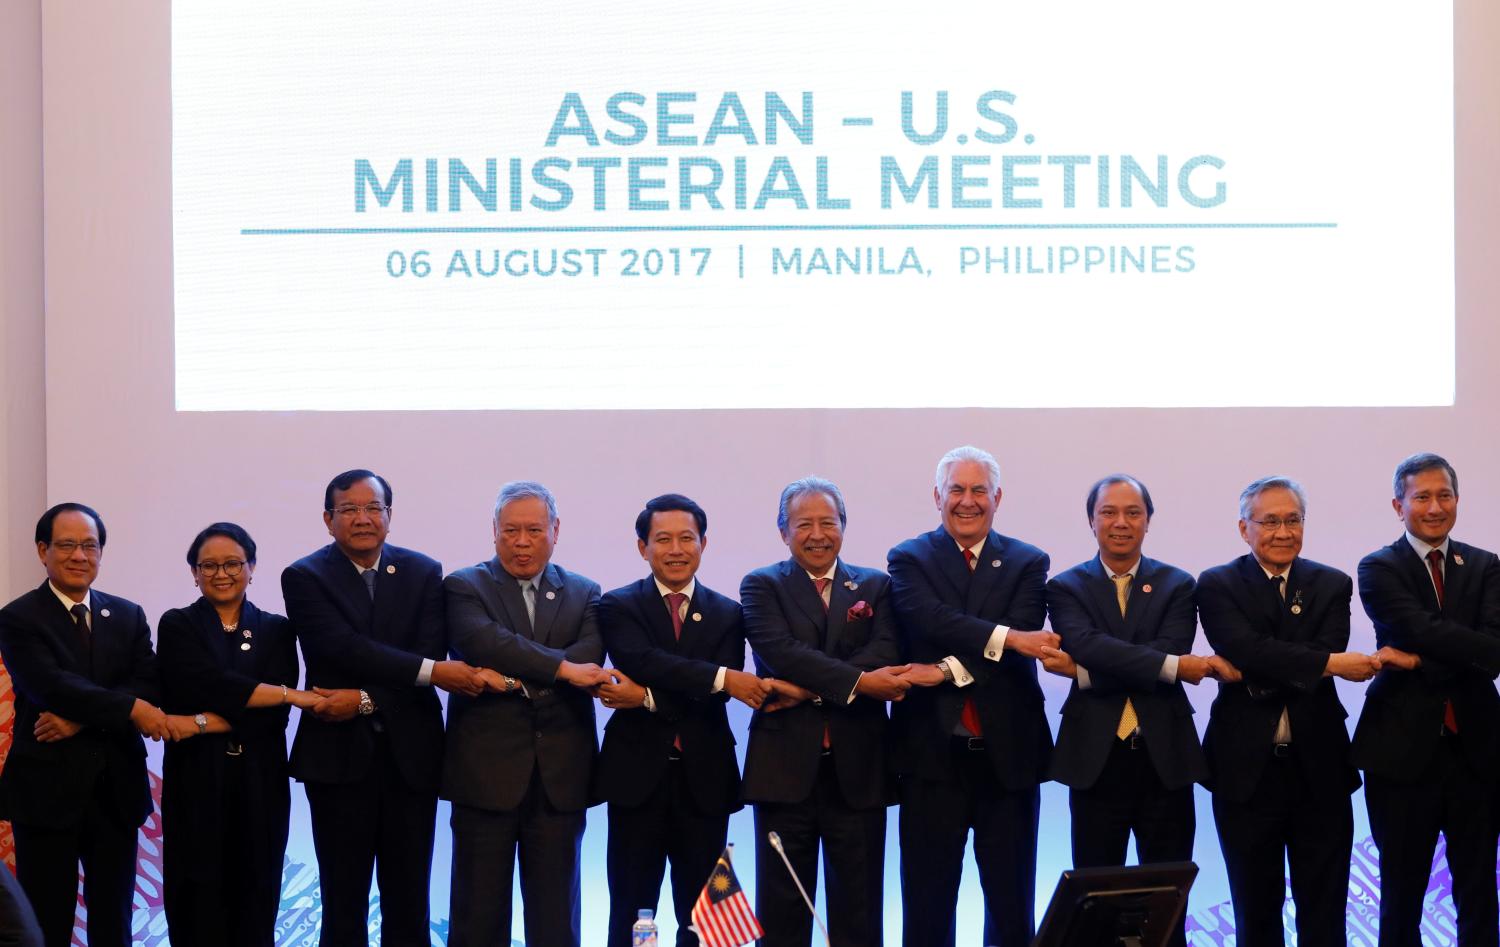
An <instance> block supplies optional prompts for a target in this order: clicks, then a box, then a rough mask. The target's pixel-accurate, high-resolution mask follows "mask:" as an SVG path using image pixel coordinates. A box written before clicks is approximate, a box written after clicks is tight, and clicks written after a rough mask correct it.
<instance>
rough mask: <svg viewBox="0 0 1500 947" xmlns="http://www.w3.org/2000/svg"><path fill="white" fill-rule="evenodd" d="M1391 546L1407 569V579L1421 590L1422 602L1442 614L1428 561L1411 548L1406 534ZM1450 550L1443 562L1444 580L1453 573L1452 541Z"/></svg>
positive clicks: (1449, 545)
mask: <svg viewBox="0 0 1500 947" xmlns="http://www.w3.org/2000/svg"><path fill="white" fill-rule="evenodd" d="M1391 548H1392V549H1393V550H1394V551H1395V553H1396V561H1397V562H1399V563H1401V567H1402V568H1403V569H1405V570H1406V576H1407V579H1408V580H1409V581H1410V582H1411V583H1412V584H1413V586H1415V587H1416V588H1417V589H1419V590H1420V591H1419V592H1418V594H1419V595H1421V596H1422V604H1424V605H1426V606H1427V607H1428V608H1430V609H1432V610H1433V611H1434V612H1437V613H1439V614H1441V613H1442V609H1441V608H1440V607H1439V605H1438V598H1437V589H1435V588H1434V587H1433V585H1432V570H1431V569H1430V568H1429V567H1428V565H1427V563H1425V562H1423V561H1422V557H1421V556H1419V555H1417V551H1416V550H1415V549H1413V548H1411V543H1409V542H1407V541H1406V537H1405V536H1404V535H1403V536H1402V537H1401V538H1400V539H1398V540H1396V541H1395V542H1393V543H1391ZM1448 552H1449V556H1448V558H1447V559H1446V560H1445V561H1444V563H1443V572H1444V576H1443V578H1444V580H1446V579H1447V578H1448V576H1449V575H1451V574H1452V569H1451V568H1450V567H1451V566H1452V564H1453V556H1452V552H1453V544H1452V543H1449V544H1448Z"/></svg>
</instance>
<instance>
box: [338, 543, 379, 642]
mask: <svg viewBox="0 0 1500 947" xmlns="http://www.w3.org/2000/svg"><path fill="white" fill-rule="evenodd" d="M323 553H324V555H323V566H324V569H323V571H324V574H325V575H327V576H328V581H329V584H330V585H332V587H333V589H334V590H335V591H336V592H338V594H339V595H340V596H342V597H343V599H344V605H345V607H347V608H348V609H349V613H350V614H351V615H353V616H354V619H355V626H356V627H357V628H359V630H360V631H361V632H362V633H364V634H367V635H370V634H373V633H374V630H375V629H374V626H373V624H372V616H373V612H374V603H373V602H372V601H371V600H370V593H369V590H367V589H366V588H365V581H364V579H361V578H360V577H359V568H358V567H357V566H355V564H354V563H353V561H351V560H350V558H349V557H348V556H346V555H344V553H343V551H342V550H340V549H339V547H338V546H336V545H334V544H332V543H330V544H328V545H327V546H324V547H323ZM383 555H384V552H383V551H382V556H383ZM377 568H378V567H377ZM375 589H376V591H375V594H376V595H379V594H380V579H379V577H377V578H376V579H375Z"/></svg>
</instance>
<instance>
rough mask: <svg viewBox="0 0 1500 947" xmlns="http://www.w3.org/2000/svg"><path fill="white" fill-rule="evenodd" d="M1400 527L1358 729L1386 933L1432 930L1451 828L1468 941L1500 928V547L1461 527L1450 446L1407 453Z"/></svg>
mask: <svg viewBox="0 0 1500 947" xmlns="http://www.w3.org/2000/svg"><path fill="white" fill-rule="evenodd" d="M1392 487H1393V491H1394V494H1395V496H1394V498H1393V499H1392V500H1391V506H1392V507H1393V508H1394V509H1395V511H1396V516H1397V517H1398V518H1399V519H1400V520H1401V521H1402V524H1403V527H1404V529H1403V531H1402V535H1401V536H1399V537H1397V539H1396V541H1395V542H1393V543H1391V544H1390V545H1389V546H1386V547H1384V548H1381V549H1377V550H1376V551H1375V552H1372V553H1370V554H1369V555H1368V556H1366V557H1365V558H1364V559H1362V560H1361V561H1360V563H1359V597H1360V601H1361V602H1362V603H1363V605H1364V607H1365V612H1366V614H1368V615H1369V616H1370V621H1371V622H1373V623H1374V625H1375V641H1376V643H1377V644H1379V645H1380V650H1379V651H1378V652H1377V655H1378V656H1379V658H1380V659H1381V665H1382V667H1381V673H1380V676H1379V677H1377V678H1376V679H1375V683H1373V684H1371V685H1370V692H1369V694H1368V695H1367V696H1366V698H1365V706H1364V710H1363V711H1362V712H1361V714H1360V718H1359V726H1358V727H1357V728H1356V729H1355V731H1354V762H1355V763H1356V765H1358V766H1359V767H1360V768H1362V769H1363V770H1364V771H1365V804H1366V806H1367V807H1368V808H1369V813H1370V831H1371V833H1372V834H1373V835H1374V836H1375V844H1376V845H1378V846H1379V847H1380V943H1381V947H1395V945H1403V947H1404V945H1408V944H1410V945H1413V947H1415V945H1416V944H1418V943H1419V942H1420V940H1421V922H1422V913H1423V912H1422V902H1423V900H1424V898H1425V896H1426V893H1427V886H1428V878H1429V873H1430V871H1431V867H1432V855H1433V851H1434V849H1435V848H1436V847H1437V838H1438V833H1440V832H1441V833H1442V834H1443V836H1444V837H1445V838H1446V839H1447V851H1448V868H1449V870H1450V872H1451V873H1452V875H1453V902H1454V905H1455V906H1456V907H1457V908H1458V943H1459V944H1460V945H1461V947H1473V945H1493V944H1494V943H1495V942H1496V903H1495V901H1496V899H1495V884H1494V882H1495V875H1494V871H1495V830H1496V826H1495V823H1494V821H1493V818H1494V812H1493V810H1492V809H1491V799H1492V797H1493V793H1494V791H1495V785H1496V782H1497V780H1500V772H1497V770H1500V695H1497V694H1496V693H1495V685H1494V680H1495V677H1496V675H1497V674H1500V560H1497V559H1496V557H1495V554H1494V553H1492V552H1489V551H1488V550H1485V549H1480V548H1478V547H1476V546H1470V545H1468V544H1467V543H1461V542H1459V541H1458V540H1456V539H1453V538H1452V537H1451V536H1450V533H1452V531H1453V524H1454V523H1455V522H1456V521H1457V519H1458V474H1457V473H1455V472H1454V470H1453V467H1452V465H1450V464H1449V463H1448V462H1447V461H1446V460H1444V459H1443V458H1442V457H1439V456H1438V455H1437V454H1427V453H1424V454H1414V455H1412V456H1410V457H1408V458H1406V459H1405V460H1403V461H1401V463H1400V464H1398V465H1397V467H1396V474H1395V477H1394V483H1393V484H1392Z"/></svg>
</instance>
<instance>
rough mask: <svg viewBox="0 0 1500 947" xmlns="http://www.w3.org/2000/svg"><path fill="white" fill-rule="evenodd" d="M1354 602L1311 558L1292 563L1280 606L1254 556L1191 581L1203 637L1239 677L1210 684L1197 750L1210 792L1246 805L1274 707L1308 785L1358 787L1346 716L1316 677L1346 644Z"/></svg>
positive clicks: (1272, 731)
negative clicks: (1204, 761) (1213, 688)
mask: <svg viewBox="0 0 1500 947" xmlns="http://www.w3.org/2000/svg"><path fill="white" fill-rule="evenodd" d="M1353 597H1354V583H1353V582H1352V581H1350V579H1349V577H1348V576H1347V575H1345V574H1344V573H1342V572H1340V571H1338V570H1337V569H1334V568H1331V567H1329V566H1325V565H1322V564H1321V563H1317V562H1313V561H1312V560H1311V559H1302V558H1298V559H1296V560H1295V561H1293V562H1292V567H1291V571H1290V572H1289V573H1288V576H1287V585H1286V599H1285V600H1284V601H1283V599H1282V597H1281V596H1280V595H1279V594H1278V593H1277V590H1276V587H1275V585H1274V584H1272V582H1271V581H1270V580H1269V579H1267V578H1266V573H1265V570H1263V569H1262V568H1261V567H1260V563H1259V562H1257V561H1256V559H1255V557H1254V556H1250V555H1245V556H1241V557H1240V558H1238V559H1236V560H1234V561H1233V562H1230V563H1228V564H1226V565H1222V566H1215V567H1214V568H1212V569H1209V570H1208V571H1207V572H1204V573H1203V574H1202V575H1200V576H1199V577H1198V617H1199V620H1200V621H1202V622H1203V634H1204V635H1205V636H1206V637H1207V638H1208V641H1209V644H1211V645H1213V648H1214V651H1215V652H1217V653H1218V654H1221V655H1223V656H1224V657H1225V658H1227V659H1229V662H1230V663H1231V664H1233V665H1234V666H1235V667H1237V668H1239V670H1240V672H1241V673H1242V674H1243V675H1244V680H1243V681H1241V682H1239V683H1236V684H1224V683H1220V684H1219V695H1218V696H1217V697H1215V698H1214V703H1213V708H1212V709H1211V710H1210V711H1209V716H1208V731H1207V732H1206V733H1205V734H1204V738H1203V748H1204V751H1205V752H1206V753H1207V754H1208V765H1209V770H1210V772H1211V774H1212V781H1211V784H1210V785H1211V787H1212V789H1213V791H1214V792H1216V793H1223V794H1224V795H1225V797H1226V798H1228V799H1234V800H1237V801H1243V800H1246V799H1249V798H1250V795H1251V794H1252V793H1253V792H1254V791H1255V787H1256V784H1257V783H1258V782H1259V781H1260V777H1261V773H1262V771H1263V770H1264V768H1265V765H1266V761H1267V760H1269V759H1270V758H1271V748H1272V746H1273V745H1274V743H1275V737H1276V725H1277V722H1278V721H1279V720H1280V719H1281V711H1282V708H1283V707H1284V708H1286V712H1287V720H1288V722H1289V723H1290V725H1291V730H1292V741H1293V742H1294V743H1295V744H1296V745H1297V746H1298V748H1299V752H1298V753H1297V754H1296V759H1297V760H1298V761H1299V764H1300V765H1301V766H1302V768H1303V772H1304V774H1305V776H1306V778H1307V781H1308V784H1309V785H1311V786H1314V787H1318V788H1320V789H1322V790H1325V791H1327V792H1330V793H1333V792H1342V793H1346V794H1347V793H1351V792H1353V791H1354V790H1356V789H1358V788H1359V773H1358V772H1356V771H1355V769H1354V767H1353V766H1352V765H1351V764H1350V762H1349V731H1348V729H1347V728H1346V727H1345V725H1344V720H1345V718H1346V717H1347V716H1348V714H1347V713H1345V711H1344V705H1343V704H1342V703H1340V701H1339V695H1338V692H1337V691H1335V690H1334V687H1333V678H1331V677H1324V676H1323V669H1324V668H1325V667H1326V666H1327V664H1328V656H1329V655H1330V654H1332V653H1335V652H1339V651H1343V650H1344V649H1345V648H1346V647H1347V646H1348V644H1349V601H1350V599H1351V598H1353Z"/></svg>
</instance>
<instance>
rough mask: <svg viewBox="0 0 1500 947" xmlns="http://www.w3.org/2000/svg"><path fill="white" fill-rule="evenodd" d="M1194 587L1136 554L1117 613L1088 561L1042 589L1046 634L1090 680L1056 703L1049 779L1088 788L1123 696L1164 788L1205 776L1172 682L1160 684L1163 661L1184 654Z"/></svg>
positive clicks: (1193, 620) (1104, 573) (1102, 578)
mask: <svg viewBox="0 0 1500 947" xmlns="http://www.w3.org/2000/svg"><path fill="white" fill-rule="evenodd" d="M1195 587H1196V584H1195V583H1194V582H1193V577H1192V576H1190V575H1188V574H1187V573H1186V572H1183V571H1182V570H1181V569H1177V568H1174V567H1173V566H1169V565H1167V564H1166V563H1163V562H1157V561H1156V560H1155V559H1147V558H1144V557H1143V558H1142V559H1141V562H1140V565H1139V566H1138V567H1137V568H1136V573H1135V580H1134V581H1133V582H1132V583H1131V589H1130V597H1129V599H1128V604H1127V606H1126V609H1125V615H1124V616H1121V615H1120V605H1119V599H1118V598H1117V597H1116V592H1115V583H1114V581H1113V580H1112V579H1110V577H1109V572H1108V570H1106V569H1105V568H1104V566H1103V565H1102V564H1101V563H1100V562H1099V558H1098V557H1097V556H1095V557H1094V558H1093V559H1090V560H1089V561H1087V562H1083V563H1079V564H1078V565H1076V566H1074V567H1073V568H1071V569H1069V570H1068V571H1066V572H1064V573H1062V574H1060V575H1058V576H1056V577H1055V578H1053V579H1052V581H1050V582H1048V583H1047V611H1048V612H1049V613H1050V615H1051V618H1052V630H1053V631H1055V632H1057V633H1058V634H1059V635H1061V636H1062V649H1063V650H1064V651H1066V652H1067V653H1068V654H1070V655H1071V656H1072V657H1073V660H1074V661H1076V662H1078V664H1079V665H1080V666H1082V667H1084V668H1086V669H1087V670H1088V675H1089V687H1088V689H1087V690H1080V689H1079V687H1078V684H1077V682H1074V684H1073V687H1072V688H1071V689H1070V690H1069V691H1068V699H1067V701H1065V702H1064V703H1063V708H1062V724H1061V726H1060V727H1059V728H1058V732H1057V747H1056V749H1054V750H1053V752H1052V772H1051V778H1053V779H1055V780H1057V781H1058V782H1060V783H1063V784H1064V785H1067V786H1072V787H1073V788H1075V789H1088V788H1089V787H1090V786H1093V785H1094V783H1095V782H1096V781H1097V780H1098V779H1099V774H1100V773H1101V772H1102V771H1103V770H1104V764H1105V761H1106V760H1108V758H1109V754H1110V751H1111V750H1112V749H1113V747H1114V743H1115V731H1116V730H1117V729H1118V728H1119V723H1120V715H1121V713H1122V712H1123V711H1124V709H1125V699H1126V698H1127V697H1128V698H1129V699H1130V702H1131V705H1132V706H1133V707H1135V713H1136V718H1137V719H1138V720H1139V721H1140V726H1141V739H1142V740H1144V741H1145V744H1146V752H1147V753H1148V754H1149V755H1150V757H1151V762H1152V764H1153V765H1154V766H1155V767H1156V773H1157V775H1158V776H1159V777H1160V778H1161V782H1162V785H1163V786H1165V787H1166V788H1168V789H1178V788H1180V787H1182V786H1188V785H1191V784H1192V783H1195V782H1202V781H1203V780H1204V779H1205V778H1206V777H1207V776H1208V764H1207V762H1206V761H1205V760H1204V757H1203V747H1202V745H1201V744H1199V742H1198V731H1197V729H1196V728H1195V727H1194V726H1193V705H1192V704H1191V703H1189V702H1188V699H1187V694H1186V693H1185V692H1184V691H1183V689H1182V685H1181V684H1180V683H1172V684H1167V683H1163V682H1162V680H1161V678H1160V674H1161V667H1162V662H1163V660H1164V657H1165V656H1166V655H1169V654H1178V655H1181V654H1188V653H1190V652H1191V651H1192V650H1193V637H1194V636H1195V635H1196V634H1197V633H1198V612H1197V608H1196V607H1195V605H1194V604H1193V591H1194V589H1195Z"/></svg>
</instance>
